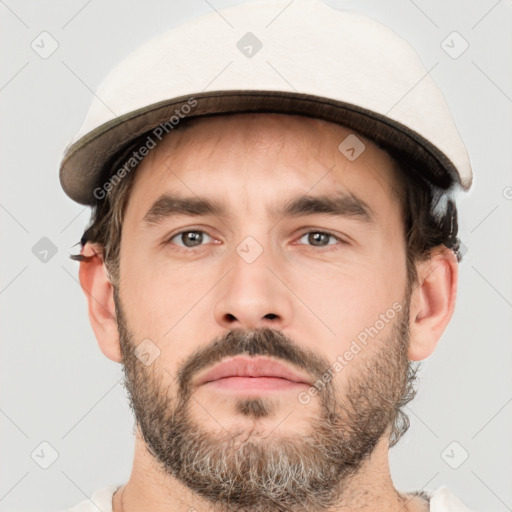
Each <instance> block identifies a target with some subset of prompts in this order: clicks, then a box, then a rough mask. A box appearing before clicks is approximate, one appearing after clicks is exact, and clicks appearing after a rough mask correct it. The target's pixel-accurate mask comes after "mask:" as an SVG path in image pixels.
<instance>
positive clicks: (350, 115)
mask: <svg viewBox="0 0 512 512" xmlns="http://www.w3.org/2000/svg"><path fill="white" fill-rule="evenodd" d="M191 98H193V99H195V100H196V101H197V104H196V105H195V106H194V108H193V109H191V111H190V114H189V115H187V116H186V117H187V118H192V117H198V116H205V115H222V114H236V113H250V112H252V113H257V112H259V113H264V112H265V113H281V114H293V115H305V116H310V117H314V118H318V119H322V120H324V121H330V122H333V123H338V124H341V125H343V126H346V127H348V128H349V129H351V130H354V131H355V132H357V133H359V134H361V135H362V136H364V137H367V138H368V139H370V140H372V141H373V142H375V143H376V144H378V145H379V146H380V147H381V148H383V149H385V150H386V151H388V152H389V153H390V154H391V155H392V156H393V157H394V158H396V159H399V160H401V161H403V162H406V163H407V164H408V166H409V167H410V168H412V169H413V170H414V171H415V172H417V174H418V175H420V176H423V177H424V178H425V179H427V180H428V181H429V182H431V183H432V184H434V185H436V186H437V187H439V188H441V189H448V188H450V187H451V186H452V185H453V184H454V183H459V184H461V183H460V178H459V175H458V172H457V170H456V168H455V166H454V164H453V163H452V162H451V161H450V160H449V159H448V158H447V157H446V155H445V154H444V153H442V152H441V151H440V150H439V149H437V148H436V147H435V146H434V145H433V144H431V143H430V142H428V141H427V140H426V139H425V138H424V137H422V136H421V135H419V134H418V133H416V132H414V131H412V130H410V129H409V128H407V127H406V126H404V125H401V124H400V123H397V122H395V121H393V120H392V119H390V118H388V117H384V116H383V115H381V114H377V113H375V112H371V111H368V110H365V109H362V108H360V107H357V106H354V105H350V104H347V103H343V102H340V101H336V100H329V99H326V98H322V97H318V96H312V95H308V94H300V93H292V92H282V91H213V92H204V93H198V94H193V95H187V96H182V97H179V98H174V99H172V100H168V101H163V102H159V103H156V104H153V105H149V106H147V107H145V108H143V109H139V110H136V111H133V112H130V113H129V114H127V115H125V116H121V117H117V118H115V119H113V120H112V121H109V122H107V123H105V124H103V125H101V126H99V127H98V128H96V129H95V130H93V131H91V132H90V133H88V134H87V135H86V136H84V137H82V138H81V139H80V140H79V141H78V142H76V143H75V144H73V145H72V146H70V147H69V148H68V150H67V151H66V154H65V156H64V159H63V161H62V165H61V168H60V182H61V184H62V187H63V189H64V191H65V192H66V193H67V194H68V196H69V197H71V198H72V199H73V200H75V201H77V202H78V203H81V204H84V205H94V204H95V203H96V201H97V199H96V198H95V195H94V190H95V189H96V188H98V187H100V188H101V187H103V186H104V184H105V183H106V182H107V181H108V180H109V178H110V176H111V175H112V174H113V173H114V172H115V171H116V170H117V169H116V168H113V162H115V161H116V159H117V158H118V156H119V154H120V153H122V152H125V151H126V150H127V149H128V147H129V146H130V145H131V144H132V143H133V142H134V141H135V139H137V138H138V137H140V136H141V135H143V134H145V133H146V132H148V131H150V130H153V129H155V128H156V127H158V126H159V125H161V124H163V123H167V126H169V120H170V119H171V117H172V116H175V111H176V110H180V109H181V107H182V106H184V105H187V104H189V100H190V99H191ZM340 142H341V141H340ZM461 185H462V184H461ZM462 188H467V187H465V186H463V185H462Z"/></svg>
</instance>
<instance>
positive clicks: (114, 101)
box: [60, 0, 472, 205]
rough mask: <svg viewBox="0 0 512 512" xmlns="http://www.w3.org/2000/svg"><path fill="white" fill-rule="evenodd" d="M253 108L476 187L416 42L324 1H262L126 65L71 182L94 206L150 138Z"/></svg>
mask: <svg viewBox="0 0 512 512" xmlns="http://www.w3.org/2000/svg"><path fill="white" fill-rule="evenodd" d="M242 112H244V113H248V112H273V113H282V114H299V115H306V116H311V117H315V118H319V119H323V120H326V121H330V122H334V123H339V124H342V125H344V126H346V127H348V128H349V129H351V130H354V132H356V133H359V134H361V135H362V136H364V137H367V138H369V139H371V140H372V141H374V142H375V143H376V144H378V145H379V146H380V147H382V148H383V149H385V150H387V151H388V152H389V153H390V154H392V155H393V156H394V157H396V158H400V159H402V161H405V162H407V163H408V164H410V165H409V167H411V168H413V169H414V172H416V173H418V174H420V175H421V176H423V177H424V178H425V179H427V180H428V181H429V182H430V183H432V184H434V185H435V186H437V187H439V188H440V189H441V190H448V189H452V188H453V187H455V186H460V187H462V189H465V190H467V189H468V188H469V187H470V185H471V181H472V172H471V165H470V161H469V157H468V154H467V151H466V148H465V146H464V143H463V141H462V140H461V137H460V135H459V133H458V131H457V128H456V126H455V124H454V121H453V119H452V116H451V114H450V111H449V109H448V106H447V104H446V101H445V99H444V97H443V95H442V93H441V91H440V90H439V88H438V86H437V85H436V84H435V82H434V81H433V79H432V78H431V76H430V72H429V71H428V70H427V69H426V68H425V66H424V65H423V64H422V62H421V61H420V59H419V57H418V55H417V54H416V52H415V51H414V50H413V49H412V47H411V46H410V44H409V43H408V42H407V41H405V40H404V39H403V38H401V37H399V36H398V35H397V34H396V33H395V32H394V31H392V30H391V29H390V28H389V27H387V26H385V25H383V24H381V23H380V22H377V21H375V20H373V19H372V18H369V17H367V16H365V15H362V14H359V13H356V12H351V11H341V10H337V9H333V8H331V7H329V6H327V5H326V4H324V3H323V2H322V1H320V0H295V1H293V2H289V0H259V1H253V2H251V3H246V4H243V5H238V6H235V7H231V8H228V9H224V10H222V11H217V12H211V13H209V14H207V15H204V16H201V17H198V18H194V19H192V20H190V21H188V22H186V23H184V24H182V25H180V26H178V27H175V28H173V29H172V30H170V31H168V32H166V33H164V34H162V35H160V36H158V37H156V38H155V39H153V40H151V41H149V42H148V43H146V44H145V45H143V46H142V47H140V48H139V49H138V50H136V51H135V52H133V53H132V54H130V55H129V56H128V57H127V58H125V59H124V60H123V61H122V62H121V63H120V64H119V65H117V66H116V67H115V68H114V69H113V70H112V71H111V72H110V73H109V74H108V76H107V77H106V78H105V80H104V81H103V82H102V83H101V85H100V86H99V88H98V90H97V92H96V94H95V96H94V98H93V101H92V104H91V106H90V108H89V111H88V113H87V116H86V119H85V121H84V123H83V125H82V127H81V128H80V130H79V131H78V133H77V134H76V135H75V137H74V138H73V139H72V141H71V143H70V144H69V145H68V147H67V148H66V150H65V153H64V157H63V160H62V163H61V168H60V181H61V184H62V187H63V189H64V191H65V192H66V193H67V194H68V196H69V197H71V198H72V199H74V200H75V201H77V202H79V203H82V204H88V205H93V204H94V203H95V195H94V190H95V189H96V188H97V187H101V186H102V184H104V183H105V182H106V181H107V180H108V179H109V177H110V176H111V175H112V173H113V172H114V170H115V169H113V168H112V167H113V162H114V161H115V160H116V158H119V155H120V154H121V153H122V152H126V151H127V149H128V148H129V147H130V145H131V144H133V142H134V140H135V139H137V138H138V137H140V136H141V135H143V134H145V133H147V132H149V131H151V130H153V135H154V136H153V137H152V140H154V141H156V142H158V138H161V137H163V136H164V135H166V134H167V133H170V132H171V131H172V130H173V129H175V128H176V126H178V125H179V123H180V122H182V120H183V119H185V118H192V117H197V116H204V115H222V114H234V113H242ZM341 142H342V141H340V143H341Z"/></svg>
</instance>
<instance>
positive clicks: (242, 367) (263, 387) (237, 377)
mask: <svg viewBox="0 0 512 512" xmlns="http://www.w3.org/2000/svg"><path fill="white" fill-rule="evenodd" d="M197 386H198V387H199V386H205V387H208V388H214V389H216V390H224V391H235V392H237V391H244V392H250V391H256V392H272V391H285V390H292V389H297V388H298V387H301V386H302V387H303V386H311V382H310V377H309V376H308V375H305V374H302V373H299V372H297V371H294V370H292V369H291V368H289V367H287V366H285V365H284V364H281V363H278V362H277V361H274V360H272V359H269V358H264V357H246V356H237V357H234V358H230V359H226V360H224V361H222V362H221V363H219V364H217V365H216V366H214V367H213V368H211V369H210V370H208V371H207V372H206V373H204V374H203V375H201V376H200V377H199V378H198V381H197Z"/></svg>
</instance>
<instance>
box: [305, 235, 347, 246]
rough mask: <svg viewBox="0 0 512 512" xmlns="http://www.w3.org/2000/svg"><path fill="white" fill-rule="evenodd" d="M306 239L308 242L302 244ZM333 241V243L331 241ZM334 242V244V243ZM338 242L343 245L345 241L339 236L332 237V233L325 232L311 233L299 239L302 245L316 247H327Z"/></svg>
mask: <svg viewBox="0 0 512 512" xmlns="http://www.w3.org/2000/svg"><path fill="white" fill-rule="evenodd" d="M303 239H306V240H307V242H302V241H301V240H303ZM330 239H331V243H329V240H330ZM332 240H334V242H332ZM337 242H341V243H343V240H341V239H340V238H338V237H337V236H334V235H331V233H326V232H325V231H310V232H309V233H306V234H304V235H302V236H301V237H300V239H299V243H300V244H302V245H308V244H310V245H313V246H315V247H326V246H328V245H335V244H336V243H337Z"/></svg>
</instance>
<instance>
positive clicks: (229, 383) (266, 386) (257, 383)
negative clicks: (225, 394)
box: [204, 377, 307, 392]
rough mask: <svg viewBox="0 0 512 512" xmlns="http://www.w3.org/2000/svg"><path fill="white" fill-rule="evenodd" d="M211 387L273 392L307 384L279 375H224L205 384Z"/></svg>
mask: <svg viewBox="0 0 512 512" xmlns="http://www.w3.org/2000/svg"><path fill="white" fill-rule="evenodd" d="M204 385H205V386H207V387H209V388H214V389H216V390H224V391H237V392H238V391H244V392H251V391H256V392H269V391H270V392H272V391H287V390H297V389H299V388H300V387H304V386H307V384H306V383H304V382H293V381H291V380H288V379H280V378H278V377H224V378H222V379H217V380H213V381H211V382H206V383H205V384H204Z"/></svg>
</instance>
